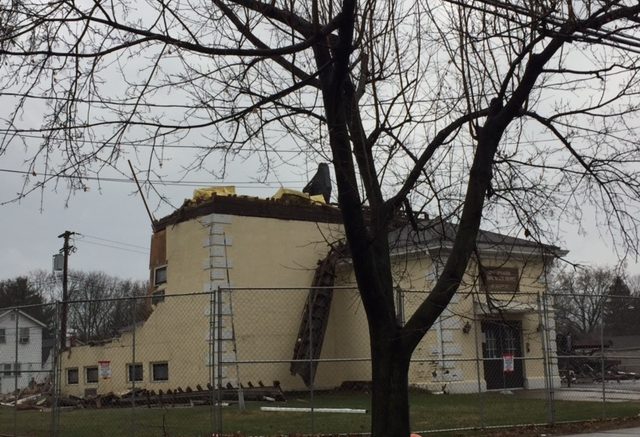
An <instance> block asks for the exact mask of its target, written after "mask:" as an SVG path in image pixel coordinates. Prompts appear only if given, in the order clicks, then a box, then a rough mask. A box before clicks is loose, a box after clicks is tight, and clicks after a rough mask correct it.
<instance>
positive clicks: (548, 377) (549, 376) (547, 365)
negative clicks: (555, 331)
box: [536, 292, 555, 424]
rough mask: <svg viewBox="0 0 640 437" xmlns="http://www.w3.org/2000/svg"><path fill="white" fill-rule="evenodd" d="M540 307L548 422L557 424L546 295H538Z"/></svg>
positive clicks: (539, 317)
mask: <svg viewBox="0 0 640 437" xmlns="http://www.w3.org/2000/svg"><path fill="white" fill-rule="evenodd" d="M536 300H537V304H538V305H537V306H538V321H539V322H538V323H539V325H538V326H539V330H540V346H541V349H542V365H543V368H544V383H545V389H546V396H545V399H546V402H547V422H548V423H550V424H553V423H555V408H554V407H555V403H554V390H553V364H552V363H551V360H552V357H551V356H550V352H551V347H550V339H549V331H548V329H549V326H548V325H549V319H548V309H547V300H546V295H545V294H544V292H543V294H542V295H540V294H538V295H537V298H536Z"/></svg>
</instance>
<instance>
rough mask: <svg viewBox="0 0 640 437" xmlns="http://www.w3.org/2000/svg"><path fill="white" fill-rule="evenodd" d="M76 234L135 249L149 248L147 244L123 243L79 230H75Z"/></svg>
mask: <svg viewBox="0 0 640 437" xmlns="http://www.w3.org/2000/svg"><path fill="white" fill-rule="evenodd" d="M76 235H80V236H81V237H83V238H89V239H93V240H99V241H105V242H107V243H113V244H118V245H122V246H130V247H133V248H137V249H142V250H149V247H147V246H139V245H137V244H131V243H123V242H121V241H116V240H110V239H108V238H101V237H96V236H95V235H88V234H84V233H79V232H77V233H76Z"/></svg>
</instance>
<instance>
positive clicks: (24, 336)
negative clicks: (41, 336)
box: [20, 328, 29, 344]
mask: <svg viewBox="0 0 640 437" xmlns="http://www.w3.org/2000/svg"><path fill="white" fill-rule="evenodd" d="M27 343H29V328H20V344H27Z"/></svg>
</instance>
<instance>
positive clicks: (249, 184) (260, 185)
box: [0, 168, 305, 190]
mask: <svg viewBox="0 0 640 437" xmlns="http://www.w3.org/2000/svg"><path fill="white" fill-rule="evenodd" d="M0 173H12V174H19V175H25V176H26V175H28V176H33V177H47V178H49V177H50V178H61V179H72V180H90V181H99V182H119V183H134V180H133V179H127V178H115V177H98V176H77V175H68V174H55V173H35V174H34V173H32V172H28V171H25V170H15V169H9V168H0ZM148 182H149V183H152V184H159V185H166V186H186V187H203V186H208V185H211V184H212V183H214V184H227V185H235V186H237V187H240V188H256V189H269V190H271V189H273V188H274V187H276V186H278V187H279V186H281V185H282V184H292V185H293V184H302V185H304V184H305V182H304V181H265V182H257V181H244V182H243V181H218V182H212V181H180V180H168V181H165V180H162V179H156V180H148Z"/></svg>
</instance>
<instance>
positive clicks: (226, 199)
mask: <svg viewBox="0 0 640 437" xmlns="http://www.w3.org/2000/svg"><path fill="white" fill-rule="evenodd" d="M325 197H326V196H325ZM341 222H342V218H341V214H340V211H339V210H338V208H336V207H335V206H332V205H329V204H326V203H325V202H324V200H323V198H322V197H320V198H318V197H312V196H308V195H305V194H302V193H297V192H292V191H289V190H284V191H280V192H279V193H278V194H277V195H276V196H274V197H272V198H267V199H264V198H256V197H249V196H237V195H235V194H234V192H233V190H231V189H224V190H213V191H212V192H210V193H208V195H201V194H198V195H196V196H195V197H194V199H189V200H187V201H185V204H184V205H183V206H182V207H181V208H180V209H178V210H177V211H175V212H174V213H173V214H171V215H169V216H167V217H164V218H163V219H161V220H159V221H157V222H156V223H155V225H154V234H153V237H152V241H151V254H150V272H151V282H152V289H151V290H150V295H151V299H152V301H153V312H152V313H151V315H150V316H149V318H148V319H147V320H146V321H145V322H144V323H143V324H142V325H141V326H139V327H137V328H135V330H134V331H132V332H127V333H123V334H122V335H121V336H119V337H118V338H114V339H113V340H112V341H110V342H107V343H105V344H100V345H94V346H91V345H84V346H77V347H72V348H69V349H68V350H66V351H64V352H63V353H62V360H61V365H62V371H63V380H62V386H61V387H62V391H63V392H64V393H66V394H73V395H78V396H83V395H84V394H87V393H93V392H97V393H107V392H111V391H112V392H115V393H118V392H124V391H126V390H127V389H129V388H131V386H132V385H133V384H134V383H135V386H136V387H139V388H147V389H150V390H151V389H153V390H155V391H156V392H157V391H158V390H163V391H166V390H167V389H172V390H175V389H176V388H177V387H182V388H185V387H187V386H190V387H192V388H193V387H196V385H201V386H203V387H204V386H206V384H207V383H208V382H214V385H215V383H216V382H222V385H223V386H224V385H226V384H227V383H231V384H233V385H235V386H237V385H238V383H242V384H244V385H245V387H246V386H247V384H248V383H250V382H252V383H254V384H255V383H257V382H258V381H264V382H266V383H267V384H269V383H270V382H271V381H274V380H275V381H278V382H279V384H280V386H281V387H282V388H283V389H284V390H302V389H305V388H306V387H308V386H309V385H310V384H313V386H314V387H315V388H316V389H331V388H335V387H337V386H340V385H341V384H343V383H344V382H348V381H367V380H370V379H371V369H370V362H369V361H368V360H369V357H370V354H369V339H368V328H367V324H366V318H365V314H364V309H363V308H362V304H361V302H360V297H359V294H358V292H357V289H355V281H354V279H353V278H354V276H353V272H352V269H351V264H350V262H349V259H348V257H344V256H340V254H337V253H336V250H337V249H336V248H338V247H339V243H337V242H339V241H341V240H342V239H343V237H344V234H343V230H342V225H341ZM419 223H420V226H419V228H418V229H414V228H413V227H409V226H408V225H407V223H406V222H405V223H404V224H402V223H401V224H399V226H398V230H397V231H396V232H395V233H394V234H393V235H392V237H391V238H392V240H393V241H392V247H393V253H392V260H393V269H394V276H395V282H396V288H397V290H398V295H397V299H396V302H397V307H398V318H399V320H400V321H401V322H402V321H403V320H404V318H405V315H406V316H407V317H408V316H409V315H410V314H411V313H412V311H413V310H414V309H415V308H416V306H417V305H418V304H419V303H420V302H421V301H422V300H423V299H424V297H425V294H424V292H422V291H421V290H428V289H429V288H430V287H431V285H432V284H433V282H434V281H435V280H436V278H437V277H438V272H439V271H440V269H441V266H442V263H443V262H444V260H445V259H446V256H447V254H448V250H450V248H451V236H452V232H454V231H455V229H454V228H452V227H451V225H449V224H446V223H443V222H440V221H437V220H422V221H420V222H419ZM562 253H566V252H563V251H561V250H560V249H558V248H557V247H553V246H541V245H539V244H536V243H533V242H531V241H528V240H523V239H516V238H510V237H506V236H503V235H500V234H495V233H490V232H482V233H481V234H480V236H479V238H478V251H477V255H478V257H477V258H476V259H475V260H474V261H472V262H470V264H469V266H468V268H467V273H466V276H465V279H464V284H463V286H462V287H461V289H460V291H459V292H458V293H457V295H456V297H455V299H454V301H453V302H452V303H451V305H450V306H449V307H448V308H447V309H446V310H445V312H444V313H443V314H442V316H441V317H440V318H439V320H438V322H437V323H436V325H435V326H434V328H433V329H432V330H430V331H429V333H428V334H427V335H426V336H425V338H424V339H423V341H422V342H421V343H420V345H419V347H418V348H417V350H416V352H415V354H414V358H415V359H416V361H415V362H414V363H413V364H412V366H411V369H410V383H411V384H412V385H414V386H418V387H424V388H428V389H432V390H441V389H442V387H443V386H446V389H447V390H448V391H452V392H473V391H477V390H478V388H480V389H482V390H491V389H504V388H518V387H522V388H541V387H544V385H545V383H546V381H548V380H549V378H551V379H552V380H553V381H555V382H557V383H558V384H559V377H558V372H557V366H556V365H555V364H553V363H551V364H549V363H545V362H544V360H542V359H541V357H542V355H543V349H544V348H545V346H544V345H545V340H544V333H545V332H547V333H550V334H549V336H548V337H549V338H551V339H555V334H554V333H553V330H554V325H553V318H550V319H549V320H548V321H546V322H545V323H546V326H545V329H541V321H540V316H539V314H538V312H537V311H538V309H539V303H538V302H539V297H540V296H543V295H544V294H545V292H546V281H545V279H546V275H545V272H546V267H547V266H548V264H549V263H550V262H551V260H552V259H553V257H554V256H557V255H559V254H562ZM342 255H344V254H342ZM320 286H322V287H325V288H323V290H324V291H323V292H318V291H317V290H314V291H309V289H310V287H320ZM219 287H220V289H221V290H222V291H221V292H219V293H212V292H215V291H216V290H218V289H219ZM226 287H233V290H230V289H227V288H226ZM184 293H192V294H191V295H188V296H180V294H184ZM217 296H219V297H220V300H218V301H215V298H216V297H217ZM214 313H216V314H218V316H217V320H216V322H215V323H212V314H214ZM318 320H321V322H320V324H319V325H318V324H317V321H318ZM218 322H219V323H218ZM215 339H217V342H214V340H215ZM134 341H135V348H133V342H134ZM553 341H555V340H553ZM547 347H549V346H547ZM550 347H551V348H555V343H553V344H551V346H550ZM134 350H135V353H134ZM478 355H480V358H481V359H482V358H484V361H483V362H481V363H480V364H479V363H478V361H477V360H476V359H475V358H476V356H478ZM310 357H311V358H318V359H320V360H321V362H320V363H313V364H305V363H304V361H305V359H307V358H310ZM505 357H506V358H509V357H510V359H511V362H510V366H511V368H510V370H509V372H508V374H506V373H505V372H504V371H503V366H504V365H505V364H504V362H505V359H506V358H505ZM105 363H108V364H105ZM237 363H242V364H237ZM99 366H105V367H106V366H108V371H107V372H105V374H107V375H108V377H106V378H99V377H98V374H99V370H98V368H99ZM101 368H102V367H101ZM214 375H215V377H216V378H218V377H220V378H221V379H222V381H220V380H218V379H216V380H212V376H214ZM479 385H480V387H479Z"/></svg>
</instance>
